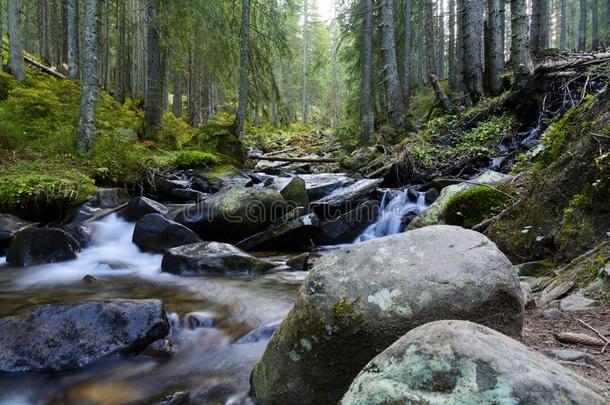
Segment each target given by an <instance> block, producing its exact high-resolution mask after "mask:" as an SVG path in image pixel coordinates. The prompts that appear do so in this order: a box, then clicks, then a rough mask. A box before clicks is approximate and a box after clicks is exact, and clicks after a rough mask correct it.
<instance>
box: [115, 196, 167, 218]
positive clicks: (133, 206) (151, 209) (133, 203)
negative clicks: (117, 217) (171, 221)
mask: <svg viewBox="0 0 610 405" xmlns="http://www.w3.org/2000/svg"><path fill="white" fill-rule="evenodd" d="M168 213H169V209H168V208H167V207H166V206H165V205H163V204H161V203H158V202H156V201H155V200H151V199H150V198H148V197H135V198H132V199H131V200H130V201H129V205H127V212H126V213H125V217H126V218H127V219H128V220H130V221H137V220H138V219H140V218H142V217H143V216H144V215H147V214H159V215H163V216H166V215H167V214H168Z"/></svg>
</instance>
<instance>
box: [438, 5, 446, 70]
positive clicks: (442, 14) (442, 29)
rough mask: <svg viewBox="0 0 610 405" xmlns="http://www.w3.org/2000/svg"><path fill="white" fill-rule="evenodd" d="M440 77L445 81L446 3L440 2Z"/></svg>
mask: <svg viewBox="0 0 610 405" xmlns="http://www.w3.org/2000/svg"><path fill="white" fill-rule="evenodd" d="M438 77H440V79H441V80H444V79H445V2H444V0H440V3H439V16H438Z"/></svg>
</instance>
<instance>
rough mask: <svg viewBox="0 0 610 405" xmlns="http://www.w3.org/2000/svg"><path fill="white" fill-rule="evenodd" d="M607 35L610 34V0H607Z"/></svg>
mask: <svg viewBox="0 0 610 405" xmlns="http://www.w3.org/2000/svg"><path fill="white" fill-rule="evenodd" d="M606 35H607V36H610V0H606Z"/></svg>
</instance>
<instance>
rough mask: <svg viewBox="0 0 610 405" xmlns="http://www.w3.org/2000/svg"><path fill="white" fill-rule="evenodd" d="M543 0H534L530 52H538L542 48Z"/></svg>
mask: <svg viewBox="0 0 610 405" xmlns="http://www.w3.org/2000/svg"><path fill="white" fill-rule="evenodd" d="M542 2H543V0H532V16H531V21H530V31H529V35H530V52H531V53H533V54H536V53H538V51H539V50H540V15H541V13H542Z"/></svg>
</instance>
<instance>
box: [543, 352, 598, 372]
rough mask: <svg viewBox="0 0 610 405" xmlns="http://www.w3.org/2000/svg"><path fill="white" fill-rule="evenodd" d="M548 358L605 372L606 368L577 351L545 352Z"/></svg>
mask: <svg viewBox="0 0 610 405" xmlns="http://www.w3.org/2000/svg"><path fill="white" fill-rule="evenodd" d="M546 353H547V354H548V355H549V357H552V358H554V359H557V360H561V361H567V362H570V363H580V364H588V365H590V366H593V367H595V368H599V369H600V370H606V367H604V365H603V364H602V363H600V362H599V361H597V360H595V357H593V356H591V355H590V354H588V353H583V352H579V351H577V350H563V349H551V350H547V352H546Z"/></svg>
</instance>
